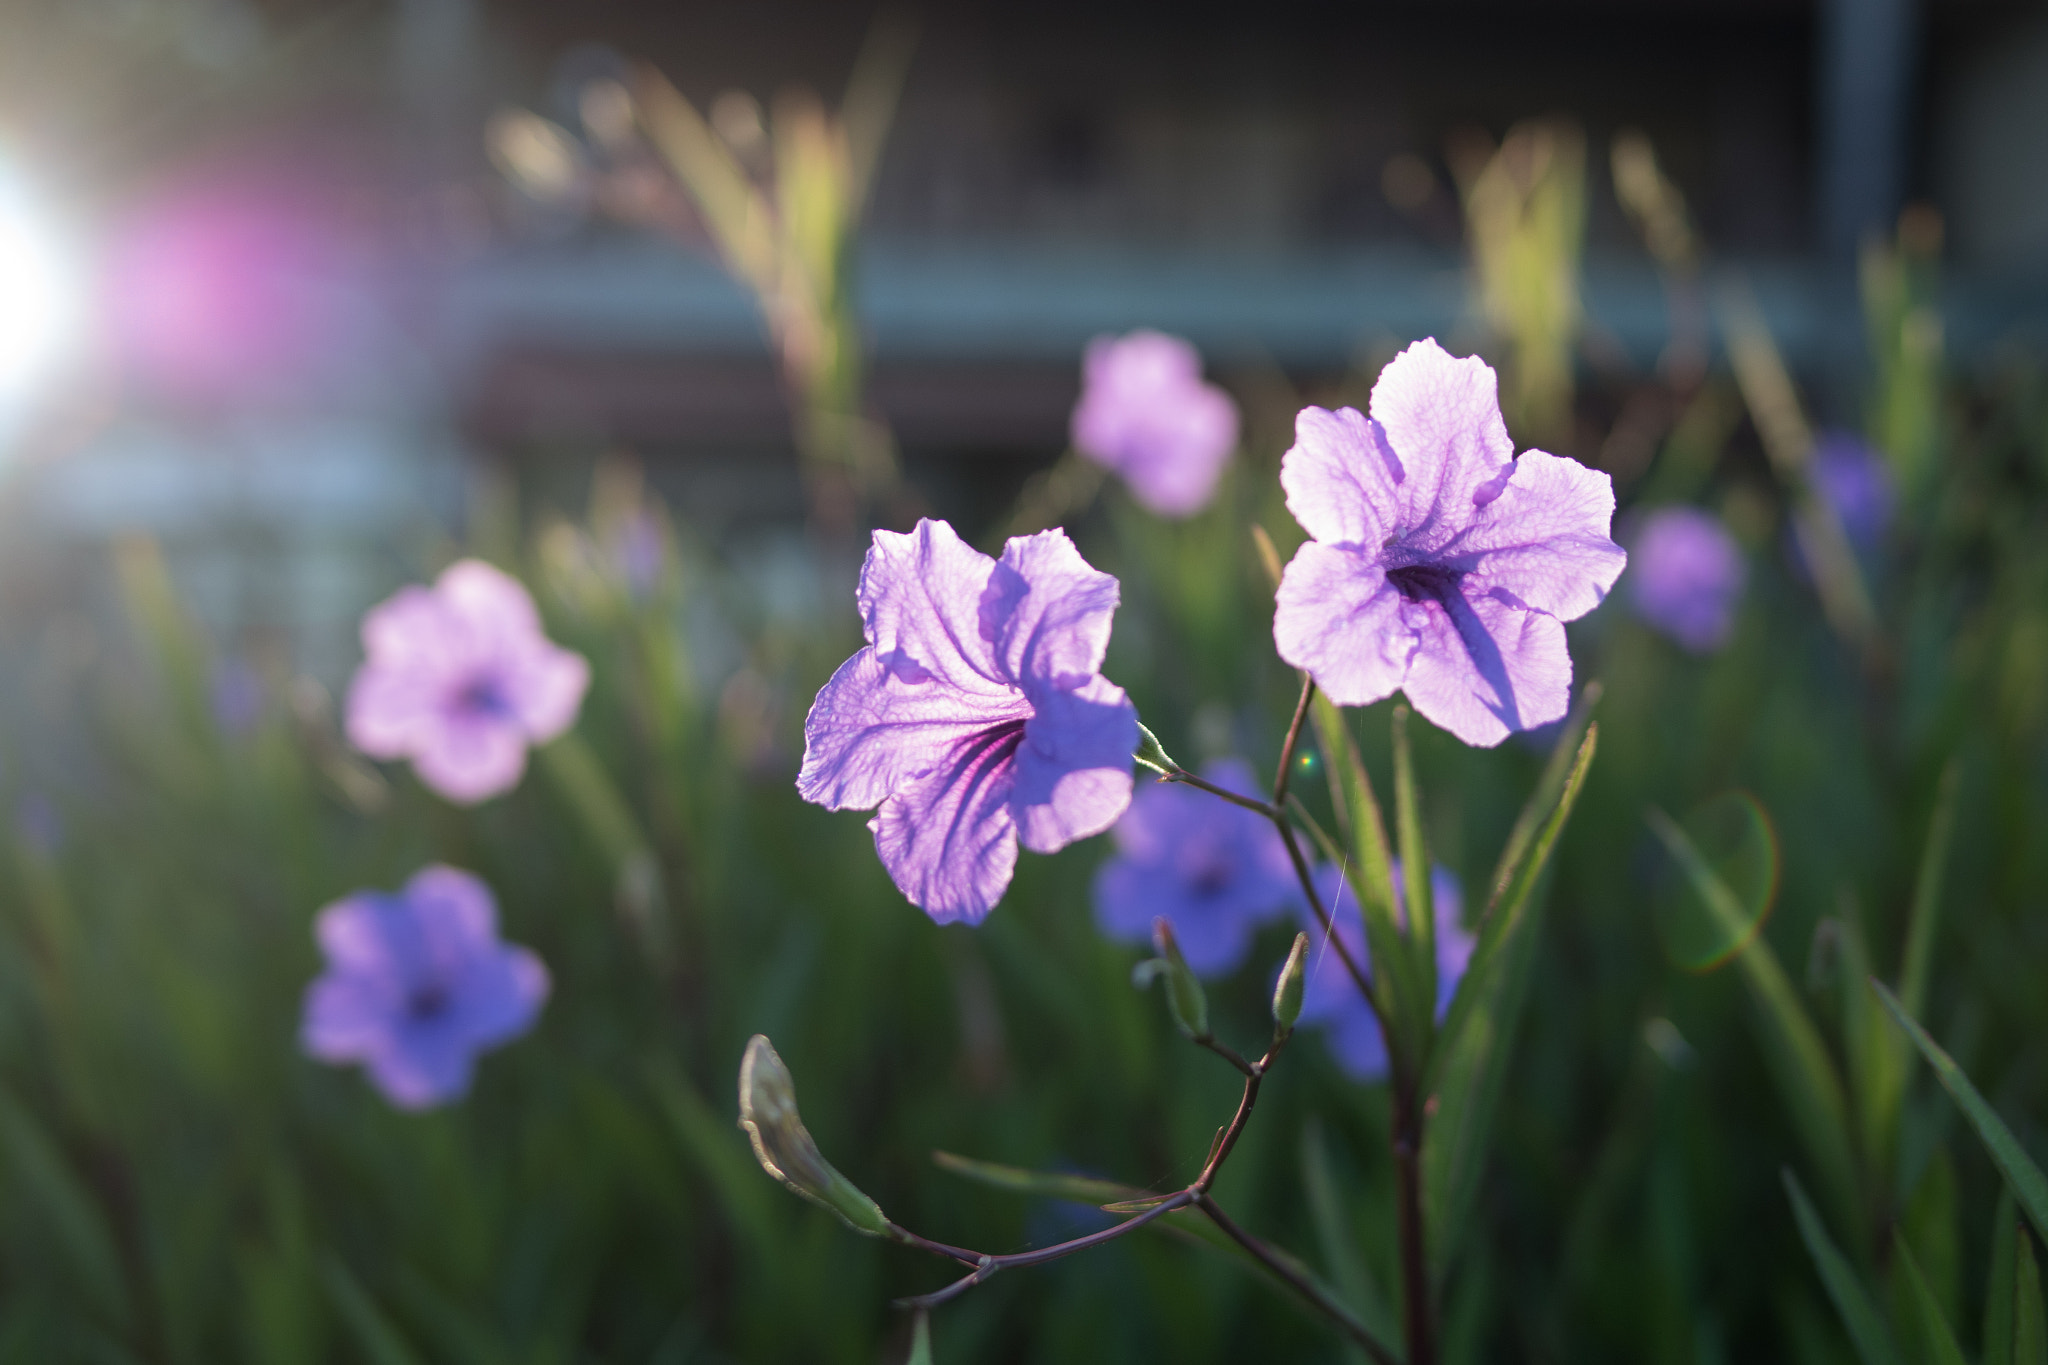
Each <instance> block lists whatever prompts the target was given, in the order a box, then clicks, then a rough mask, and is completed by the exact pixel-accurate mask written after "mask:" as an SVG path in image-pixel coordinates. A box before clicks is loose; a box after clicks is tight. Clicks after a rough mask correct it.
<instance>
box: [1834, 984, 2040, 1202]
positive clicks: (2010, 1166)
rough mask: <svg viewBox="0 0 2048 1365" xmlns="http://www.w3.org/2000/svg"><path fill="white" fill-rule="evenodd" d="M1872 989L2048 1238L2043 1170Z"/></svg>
mask: <svg viewBox="0 0 2048 1365" xmlns="http://www.w3.org/2000/svg"><path fill="white" fill-rule="evenodd" d="M1870 988H1871V989H1872V990H1874V991H1876V992H1877V998H1878V999H1880V1000H1882V1001H1883V1002H1884V1007H1885V1008H1886V1009H1888V1010H1890V1011H1891V1012H1892V1018H1894V1019H1896V1020H1898V1021H1899V1027H1900V1028H1902V1029H1904V1030H1905V1031H1906V1036H1907V1037H1908V1038H1911V1039H1912V1040H1913V1044H1914V1046H1916V1047H1918V1048H1919V1049H1920V1055H1921V1056H1923V1057H1925V1058H1926V1059H1927V1064H1928V1065H1929V1066H1930V1067H1932V1068H1933V1069H1934V1074H1935V1076H1936V1077H1938V1078H1939V1079H1940V1081H1941V1084H1942V1087H1943V1088H1944V1089H1946V1090H1947V1091H1948V1093H1949V1094H1950V1096H1952V1097H1953V1098H1954V1100H1955V1102H1956V1105H1957V1107H1959V1108H1960V1109H1961V1110H1962V1111H1963V1116H1964V1117H1965V1118H1967V1119H1969V1120H1970V1125H1971V1126H1972V1127H1973V1128H1975V1129H1976V1130H1977V1136H1978V1137H1980V1138H1982V1139H1983V1140H1984V1146H1985V1147H1986V1148H1987V1149H1989V1151H1990V1153H1991V1160H1992V1162H1993V1163H1994V1164H1995V1165H1997V1167H1998V1171H1999V1174H2001V1175H2003V1176H2004V1177H2005V1183H2006V1185H2007V1187H2008V1188H2010V1189H2011V1191H2012V1193H2013V1197H2014V1198H2015V1199H2016V1200H2018V1202H2019V1206H2020V1208H2021V1209H2023V1210H2025V1212H2026V1215H2027V1218H2028V1220H2029V1221H2030V1222H2032V1223H2033V1225H2034V1229H2035V1231H2036V1232H2038V1233H2040V1234H2041V1235H2042V1236H2043V1237H2048V1178H2043V1176H2042V1174H2041V1168H2040V1167H2039V1166H2036V1165H2035V1164H2034V1162H2033V1160H2032V1159H2031V1158H2030V1157H2028V1155H2027V1153H2026V1149H2025V1148H2023V1147H2021V1146H2020V1143H2019V1139H2018V1138H2016V1137H2014V1136H2013V1133H2012V1129H2010V1128H2008V1127H2006V1126H2005V1120H2004V1119H2002V1118H2000V1117H1998V1111H1997V1110H1995V1109H1993V1108H1992V1107H1991V1106H1990V1105H1989V1104H1988V1103H1986V1102H1985V1100H1984V1097H1983V1096H1982V1095H1980V1094H1978V1093H1977V1087H1976V1086H1974V1085H1972V1084H1970V1078H1969V1077H1968V1076H1965V1075H1964V1074H1963V1072H1962V1068H1961V1067H1958V1066H1957V1065H1956V1064H1955V1062H1954V1061H1953V1060H1952V1059H1951V1058H1950V1057H1949V1055H1948V1054H1947V1053H1946V1052H1944V1051H1942V1050H1941V1045H1940V1044H1939V1043H1937V1042H1935V1041H1934V1039H1932V1038H1930V1037H1928V1036H1927V1030H1925V1029H1923V1028H1921V1027H1920V1025H1919V1023H1918V1022H1917V1021H1915V1020H1914V1018H1913V1016H1912V1015H1910V1014H1908V1013H1907V1012H1906V1007H1905V1006H1904V1005H1901V1004H1900V1003H1899V999H1898V997H1897V996H1895V995H1893V994H1892V993H1891V992H1890V991H1889V990H1887V989H1885V985H1884V983H1883V982H1881V981H1875V980H1873V981H1872V982H1871V983H1870Z"/></svg>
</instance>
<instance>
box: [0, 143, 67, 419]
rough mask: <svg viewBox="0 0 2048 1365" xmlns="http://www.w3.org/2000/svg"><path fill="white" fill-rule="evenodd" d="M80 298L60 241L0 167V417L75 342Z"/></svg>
mask: <svg viewBox="0 0 2048 1365" xmlns="http://www.w3.org/2000/svg"><path fill="white" fill-rule="evenodd" d="M78 295H79V290H78V280H77V276H76V273H75V269H74V266H73V264H72V261H71V259H70V256H69V254H68V253H67V252H66V250H65V249H64V245H63V242H62V239H61V237H60V235H59V234H58V232H57V231H56V229H55V227H54V225H53V224H52V223H51V222H50V221H49V219H48V218H47V217H46V216H45V215H44V214H42V213H41V212H39V211H38V209H37V207H36V205H35V203H34V201H33V199H32V197H31V196H30V194H29V193H28V190H27V187H26V186H25V185H24V184H23V183H22V182H21V180H20V179H19V178H18V177H17V176H16V175H14V174H13V173H11V172H10V170H9V169H8V168H7V167H6V166H5V165H0V411H4V409H5V408H9V407H13V406H14V405H15V404H17V403H18V402H20V401H21V400H22V399H23V398H24V397H26V396H27V395H28V394H29V393H30V391H31V390H32V388H33V386H34V385H35V384H36V382H37V381H39V380H40V379H42V378H43V377H44V376H45V375H47V374H48V372H49V370H50V369H51V367H52V366H53V365H54V364H55V363H56V361H57V360H58V359H60V358H61V357H62V355H63V353H64V352H65V350H66V349H67V348H68V347H69V346H70V344H71V342H72V341H73V340H74V339H75V336H76V333H77V329H78V322H79V313H80V307H79V300H78Z"/></svg>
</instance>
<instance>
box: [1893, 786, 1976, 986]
mask: <svg viewBox="0 0 2048 1365" xmlns="http://www.w3.org/2000/svg"><path fill="white" fill-rule="evenodd" d="M1962 770H1963V764H1962V760H1961V759H1960V758H1952V759H1950V760H1949V764H1948V767H1947V768H1945V769H1943V770H1942V774H1941V785H1940V786H1939V787H1938V788H1936V789H1935V795H1934V814H1933V815H1932V816H1931V817H1930V818H1929V820H1928V822H1927V843H1926V845H1925V847H1924V849H1923V851H1922V852H1921V854H1920V875H1919V877H1917V878H1916V879H1915V880H1914V883H1913V910H1912V914H1911V917H1910V918H1909V919H1908V920H1907V921H1906V924H1907V928H1906V957H1905V962H1904V963H1903V965H1902V966H1901V968H1900V971H1899V1003H1900V1004H1902V1005H1904V1006H1905V1007H1906V1013H1908V1014H1910V1015H1912V1016H1913V1017H1914V1018H1915V1019H1918V1018H1919V1017H1920V1016H1921V1015H1922V1014H1924V1013H1926V1010H1927V975H1928V971H1929V966H1930V963H1931V962H1932V960H1933V957H1934V937H1935V931H1936V929H1937V928H1938V927H1939V926H1940V923H1941V877H1942V873H1943V872H1945V871H1946V870H1947V868H1948V849H1949V842H1950V836H1951V835H1953V834H1954V832H1955V825H1956V792H1957V790H1958V789H1959V788H1960V787H1961V785H1962V775H1963V772H1962Z"/></svg>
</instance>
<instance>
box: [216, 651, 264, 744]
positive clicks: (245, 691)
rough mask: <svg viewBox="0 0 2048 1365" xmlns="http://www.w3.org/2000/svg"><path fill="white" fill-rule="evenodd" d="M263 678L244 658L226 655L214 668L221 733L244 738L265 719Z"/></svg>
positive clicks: (217, 715) (217, 720)
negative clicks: (228, 657) (227, 656)
mask: <svg viewBox="0 0 2048 1365" xmlns="http://www.w3.org/2000/svg"><path fill="white" fill-rule="evenodd" d="M263 701H264V698H263V678H262V676H261V675H260V674H258V673H257V672H256V670H255V669H253V668H251V667H250V666H249V665H248V664H246V663H244V662H243V661H242V660H240V659H233V658H230V659H223V660H221V661H220V662H219V663H218V664H216V665H215V666H214V670H213V696H212V703H213V721H214V724H216V725H218V726H219V727H220V730H221V733H222V734H224V735H229V736H232V737H233V738H236V739H240V738H242V737H243V736H245V735H247V734H249V733H250V732H251V731H253V730H254V729H255V728H256V726H257V725H258V724H259V723H260V722H261V721H262V719H263Z"/></svg>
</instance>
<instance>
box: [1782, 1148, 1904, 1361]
mask: <svg viewBox="0 0 2048 1365" xmlns="http://www.w3.org/2000/svg"><path fill="white" fill-rule="evenodd" d="M1783 1175H1784V1178H1785V1193H1786V1194H1787V1195H1789V1196H1790V1197H1791V1199H1792V1216H1793V1217H1794V1218H1796V1219H1797V1220H1798V1222H1799V1236H1800V1238H1801V1239H1802V1240H1803V1241H1805V1243H1806V1250H1807V1254H1808V1255H1810V1256H1812V1257H1813V1264H1814V1268H1815V1269H1816V1270H1818V1271H1819V1272H1820V1279H1821V1283H1822V1285H1824V1286H1825V1287H1826V1289H1827V1291H1828V1297H1829V1298H1830V1299H1832V1300H1833V1301H1834V1305H1835V1312H1836V1313H1837V1314H1839V1315H1840V1316H1841V1319H1842V1326H1843V1327H1845V1328H1847V1329H1848V1332H1849V1340H1850V1341H1851V1342H1853V1343H1855V1346H1856V1354H1857V1356H1858V1358H1860V1359H1861V1360H1862V1361H1863V1365H1903V1361H1902V1360H1901V1358H1900V1356H1899V1348H1898V1347H1897V1345H1896V1344H1894V1343H1893V1341H1892V1337H1891V1333H1890V1332H1888V1331H1887V1330H1885V1325H1884V1320H1883V1319H1882V1318H1881V1317H1879V1316H1878V1313H1877V1309H1876V1308H1875V1307H1873V1306H1872V1304H1871V1302H1870V1296H1869V1295H1867V1294H1865V1293H1864V1292H1863V1285H1862V1282H1861V1281H1859V1280H1858V1279H1857V1278H1856V1272H1855V1271H1854V1270H1851V1269H1850V1268H1849V1262H1848V1260H1847V1259H1846V1258H1845V1257H1844V1256H1843V1255H1842V1253H1841V1252H1840V1251H1839V1250H1837V1249H1836V1247H1835V1244H1834V1242H1833V1240H1832V1239H1830V1238H1829V1237H1828V1230H1827V1226H1826V1224H1824V1223H1822V1222H1821V1218H1820V1213H1819V1211H1818V1210H1816V1209H1815V1208H1814V1207H1813V1203H1812V1201H1811V1200H1809V1199H1808V1198H1807V1197H1806V1191H1805V1190H1803V1189H1801V1188H1800V1186H1799V1177H1798V1176H1795V1175H1793V1174H1792V1168H1791V1167H1789V1166H1788V1167H1786V1168H1785V1170H1784V1172H1783Z"/></svg>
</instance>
